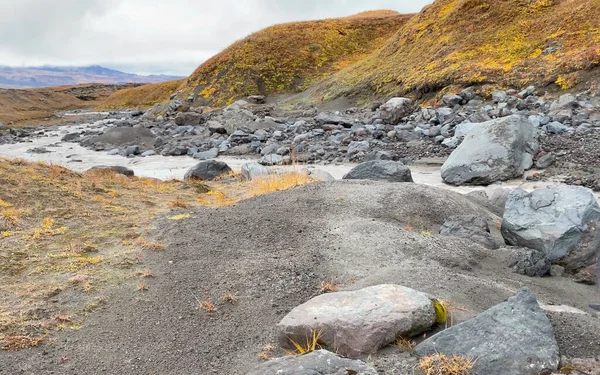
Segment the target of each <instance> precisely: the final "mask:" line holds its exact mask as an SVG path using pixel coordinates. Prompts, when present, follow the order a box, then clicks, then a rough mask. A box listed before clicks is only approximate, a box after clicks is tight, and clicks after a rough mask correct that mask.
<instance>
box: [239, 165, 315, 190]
mask: <svg viewBox="0 0 600 375" xmlns="http://www.w3.org/2000/svg"><path fill="white" fill-rule="evenodd" d="M316 181H317V180H316V179H314V178H312V177H310V176H309V175H308V173H305V172H298V171H293V172H287V173H280V174H274V175H269V176H264V177H259V178H255V179H253V180H251V181H249V183H248V185H249V195H250V196H259V195H265V194H269V193H273V192H276V191H281V190H288V189H292V188H295V187H297V186H301V185H306V184H309V183H312V182H316Z"/></svg>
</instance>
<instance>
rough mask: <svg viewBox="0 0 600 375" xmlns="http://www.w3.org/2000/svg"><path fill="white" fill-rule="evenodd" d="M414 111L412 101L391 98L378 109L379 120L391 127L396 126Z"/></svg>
mask: <svg viewBox="0 0 600 375" xmlns="http://www.w3.org/2000/svg"><path fill="white" fill-rule="evenodd" d="M414 110H415V107H414V105H413V103H412V100H410V99H408V98H392V99H390V100H388V101H387V102H386V103H385V104H384V105H382V106H381V107H380V108H379V112H380V116H381V119H382V120H383V121H385V122H386V123H388V124H391V125H396V124H398V123H399V122H400V120H402V118H404V117H406V116H408V115H410V114H411V113H413V111H414Z"/></svg>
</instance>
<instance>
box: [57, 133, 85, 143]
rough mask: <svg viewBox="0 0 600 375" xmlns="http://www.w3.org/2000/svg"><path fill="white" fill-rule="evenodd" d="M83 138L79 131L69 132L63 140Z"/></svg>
mask: <svg viewBox="0 0 600 375" xmlns="http://www.w3.org/2000/svg"><path fill="white" fill-rule="evenodd" d="M79 138H81V134H79V133H69V134H66V135H65V136H64V137H62V138H61V139H60V140H61V142H73V141H75V140H77V139H79Z"/></svg>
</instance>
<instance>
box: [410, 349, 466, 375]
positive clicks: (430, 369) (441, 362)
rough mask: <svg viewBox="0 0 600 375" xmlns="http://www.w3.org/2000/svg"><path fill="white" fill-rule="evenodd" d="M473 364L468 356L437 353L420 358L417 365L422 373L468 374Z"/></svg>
mask: <svg viewBox="0 0 600 375" xmlns="http://www.w3.org/2000/svg"><path fill="white" fill-rule="evenodd" d="M474 364H475V362H474V361H473V360H472V359H469V358H464V357H460V356H453V357H447V356H446V355H444V354H439V353H438V354H432V355H430V356H427V357H423V358H421V359H420V360H419V364H418V366H417V367H418V369H419V370H421V371H422V373H423V374H424V375H469V374H471V369H472V368H473V365H474Z"/></svg>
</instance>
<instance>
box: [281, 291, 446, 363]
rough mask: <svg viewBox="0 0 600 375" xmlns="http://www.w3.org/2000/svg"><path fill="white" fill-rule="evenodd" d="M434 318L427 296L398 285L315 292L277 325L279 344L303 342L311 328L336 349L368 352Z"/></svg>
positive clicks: (410, 333) (418, 329)
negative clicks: (317, 294) (346, 290)
mask: <svg viewBox="0 0 600 375" xmlns="http://www.w3.org/2000/svg"><path fill="white" fill-rule="evenodd" d="M434 323H435V311H434V309H433V303H432V301H431V299H430V298H429V297H428V296H427V295H426V294H425V293H422V292H418V291H416V290H413V289H409V288H406V287H403V286H400V285H376V286H372V287H368V288H364V289H360V290H357V291H353V292H336V293H329V294H323V295H320V296H317V297H315V298H313V299H311V300H309V301H308V302H306V303H304V304H302V305H300V306H298V307H296V308H294V309H293V310H292V311H291V312H290V313H289V314H288V315H286V316H285V317H284V318H283V319H282V320H281V322H279V324H277V328H278V331H279V339H280V343H281V345H282V346H285V347H289V346H290V339H291V340H294V341H296V342H306V338H307V337H311V335H312V333H313V332H314V331H315V330H316V331H317V332H320V333H321V341H322V342H323V343H324V344H325V345H327V346H328V347H331V348H334V349H335V351H336V352H337V353H339V354H341V355H344V356H348V357H356V356H360V355H363V354H371V353H374V352H376V351H377V350H378V349H379V348H381V347H383V346H386V345H388V344H389V343H391V342H393V341H394V340H395V339H396V337H398V336H408V337H410V336H414V335H417V334H419V333H422V332H424V331H426V330H427V329H429V328H430V327H431V326H432V325H433V324H434Z"/></svg>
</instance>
